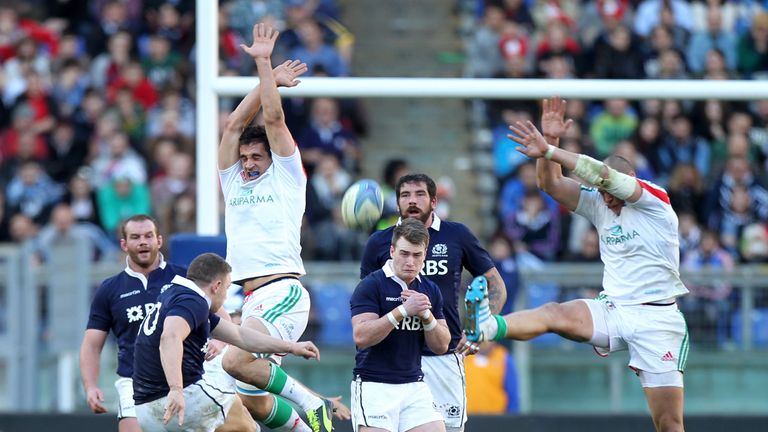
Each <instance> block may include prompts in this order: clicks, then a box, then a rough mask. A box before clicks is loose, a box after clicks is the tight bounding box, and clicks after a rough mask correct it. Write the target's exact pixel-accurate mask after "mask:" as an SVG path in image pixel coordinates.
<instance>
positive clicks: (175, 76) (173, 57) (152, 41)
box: [141, 21, 256, 89]
mask: <svg viewBox="0 0 768 432" xmlns="http://www.w3.org/2000/svg"><path fill="white" fill-rule="evenodd" d="M254 22H256V21H254ZM171 48H172V47H171V42H170V40H168V39H167V38H166V37H164V36H163V35H153V36H150V38H149V47H148V49H147V55H146V57H145V58H144V59H143V60H142V62H141V65H142V67H143V68H144V73H145V75H146V76H147V78H148V79H149V80H150V81H151V82H152V84H153V85H154V86H155V88H157V89H162V88H165V87H166V86H169V85H175V84H176V83H178V82H179V78H180V77H179V73H180V72H181V55H179V53H178V52H176V51H174V50H172V49H171Z"/></svg>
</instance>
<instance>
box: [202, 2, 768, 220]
mask: <svg viewBox="0 0 768 432" xmlns="http://www.w3.org/2000/svg"><path fill="white" fill-rule="evenodd" d="M218 16H219V11H218V1H215V0H197V20H196V32H197V35H196V36H197V45H196V50H195V54H196V72H197V100H196V101H197V128H196V130H197V137H196V149H197V166H196V167H197V183H198V187H197V233H198V234H200V235H216V234H219V227H220V221H219V193H220V192H219V187H218V177H217V172H216V163H215V161H216V149H217V147H218V135H219V131H218V121H219V118H218V103H219V97H220V96H230V97H234V96H245V95H246V94H247V93H248V92H249V91H250V90H251V89H252V88H253V87H255V86H256V84H258V78H256V77H220V76H218V65H219V45H218V42H219V41H218ZM301 81H302V82H301V84H300V85H299V86H297V87H293V88H287V89H281V94H282V95H283V96H284V97H339V98H357V97H365V98H459V99H522V100H534V99H542V98H546V97H549V96H552V95H559V96H562V97H564V98H567V99H590V100H592V99H594V100H604V99H611V98H622V99H630V100H639V99H681V100H706V99H719V100H760V99H768V81H745V80H727V81H719V80H718V81H713V80H709V81H707V80H594V79H566V80H562V79H553V80H550V79H478V78H320V77H316V78H313V77H308V78H302V79H301Z"/></svg>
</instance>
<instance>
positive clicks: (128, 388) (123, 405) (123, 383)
mask: <svg viewBox="0 0 768 432" xmlns="http://www.w3.org/2000/svg"><path fill="white" fill-rule="evenodd" d="M115 389H117V419H118V420H120V419H123V418H126V417H136V407H135V405H134V402H133V378H126V377H120V378H118V379H117V380H115Z"/></svg>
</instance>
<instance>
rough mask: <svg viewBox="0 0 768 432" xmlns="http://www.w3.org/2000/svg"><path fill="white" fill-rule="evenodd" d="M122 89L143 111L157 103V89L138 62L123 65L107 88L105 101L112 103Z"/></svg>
mask: <svg viewBox="0 0 768 432" xmlns="http://www.w3.org/2000/svg"><path fill="white" fill-rule="evenodd" d="M122 89H127V90H128V91H130V94H131V96H132V97H133V100H134V101H136V102H138V103H140V104H141V105H142V107H144V110H149V109H150V108H152V107H153V106H154V105H155V104H156V103H157V99H158V94H157V89H156V88H155V86H154V85H153V84H152V81H150V80H149V79H147V77H146V76H145V75H144V69H142V68H141V64H139V63H138V62H135V61H129V62H128V63H126V64H125V65H123V67H122V68H121V69H120V75H119V76H118V77H117V79H116V80H115V81H114V82H112V84H111V85H110V86H109V87H107V101H108V102H110V103H112V102H114V101H115V99H116V98H117V94H118V92H119V91H120V90H122Z"/></svg>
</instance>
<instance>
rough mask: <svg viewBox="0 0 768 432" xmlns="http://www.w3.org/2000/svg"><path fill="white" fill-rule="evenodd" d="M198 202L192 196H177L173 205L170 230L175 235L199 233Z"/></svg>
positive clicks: (169, 224)
mask: <svg viewBox="0 0 768 432" xmlns="http://www.w3.org/2000/svg"><path fill="white" fill-rule="evenodd" d="M196 218H197V201H196V200H195V197H194V196H192V195H191V194H188V193H187V194H181V195H177V196H176V198H175V199H174V201H173V204H172V205H171V212H170V215H169V217H168V230H169V232H173V233H194V232H197V220H196Z"/></svg>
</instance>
